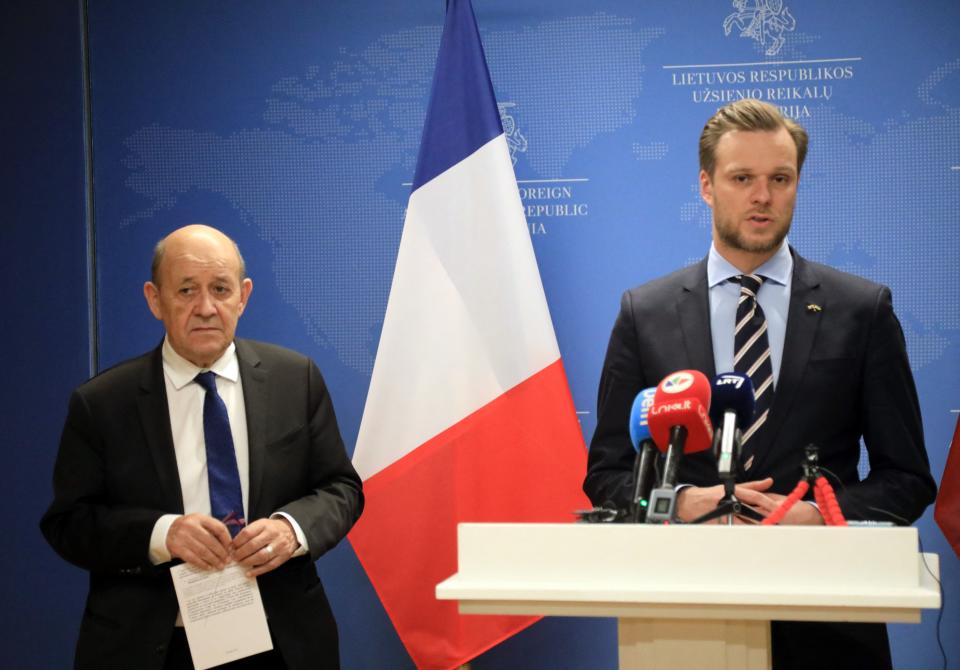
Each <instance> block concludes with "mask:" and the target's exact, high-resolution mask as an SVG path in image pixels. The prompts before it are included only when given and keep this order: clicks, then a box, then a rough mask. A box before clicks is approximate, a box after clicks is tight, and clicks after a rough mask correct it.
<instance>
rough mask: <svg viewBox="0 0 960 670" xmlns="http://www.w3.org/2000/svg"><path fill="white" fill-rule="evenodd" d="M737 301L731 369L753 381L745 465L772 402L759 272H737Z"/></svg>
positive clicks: (744, 433) (743, 455) (744, 435)
mask: <svg viewBox="0 0 960 670" xmlns="http://www.w3.org/2000/svg"><path fill="white" fill-rule="evenodd" d="M737 281H739V282H740V302H739V303H738V304H737V326H736V330H735V331H734V336H733V370H734V372H738V373H740V374H742V375H747V376H748V377H750V381H751V382H753V396H754V398H755V399H756V405H755V406H754V413H753V423H752V424H751V425H750V427H749V428H747V429H746V430H745V431H744V432H743V442H742V445H743V447H744V451H743V452H742V457H743V458H744V460H745V465H744V469H747V470H749V469H750V466H751V465H752V464H753V449H752V448H749V447H747V444H748V443H749V441H750V438H751V437H753V436H754V435H755V434H756V432H757V431H758V430H760V427H761V426H762V425H763V424H764V422H765V421H766V420H767V414H769V412H770V406H771V405H772V404H773V363H772V362H771V361H770V340H769V339H768V337H767V320H766V318H765V317H764V315H763V309H761V307H760V303H758V302H757V293H759V291H760V285H761V284H762V283H763V277H760V276H759V275H740V276H739V277H737Z"/></svg>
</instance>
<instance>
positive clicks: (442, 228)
mask: <svg viewBox="0 0 960 670" xmlns="http://www.w3.org/2000/svg"><path fill="white" fill-rule="evenodd" d="M353 463H354V466H355V467H356V469H357V471H358V472H359V473H360V475H361V476H362V477H363V479H364V493H365V495H366V507H365V509H364V513H363V516H362V518H361V519H360V521H359V523H358V524H357V525H356V526H355V527H354V529H353V530H352V532H351V533H350V536H349V537H350V542H351V544H352V545H353V548H354V550H355V552H356V554H357V556H358V558H359V560H360V562H361V563H362V565H363V567H364V569H365V570H366V572H367V575H368V577H369V578H370V581H371V583H372V584H373V587H374V588H375V589H376V591H377V594H378V595H379V597H380V600H381V601H382V603H383V606H384V608H385V610H386V612H387V614H388V615H389V617H390V619H391V621H392V622H393V624H394V626H395V627H396V630H397V633H398V634H399V636H400V639H401V640H402V641H403V644H404V645H405V646H406V648H407V651H408V652H409V654H410V656H411V658H412V659H413V661H414V662H415V663H416V665H417V667H418V668H421V669H422V670H444V669H447V668H455V667H457V666H459V665H461V664H463V663H465V662H467V661H469V660H470V659H471V658H474V657H476V656H477V655H479V654H481V653H482V652H483V651H485V650H487V649H489V648H490V647H492V646H494V645H496V644H498V643H499V642H501V641H502V640H504V639H505V638H507V637H509V636H511V635H513V634H515V633H517V632H519V631H520V630H522V629H524V628H526V627H527V626H530V625H531V624H533V623H534V622H535V621H536V620H537V617H527V616H524V617H519V616H478V615H463V616H461V615H460V614H459V612H458V610H457V605H456V603H454V602H446V601H443V602H441V601H438V600H437V599H436V598H435V587H436V585H437V583H438V582H441V581H443V580H444V579H446V578H447V577H449V576H450V575H452V574H453V573H455V572H456V571H457V559H456V551H457V547H456V532H457V524H459V523H463V522H571V521H572V520H573V515H572V511H573V510H575V509H578V508H583V507H589V504H588V502H587V500H586V498H585V496H584V495H583V493H582V492H581V489H580V486H581V482H582V480H583V476H584V473H585V471H586V448H585V446H584V443H583V436H582V433H581V431H580V426H579V424H578V422H577V418H576V412H575V411H574V406H573V401H572V399H571V396H570V390H569V387H568V385H567V380H566V375H565V373H564V370H563V364H562V362H561V360H560V351H559V348H558V346H557V340H556V336H555V334H554V331H553V324H552V323H551V320H550V313H549V311H548V310H547V302H546V298H545V296H544V293H543V285H542V283H541V281H540V274H539V271H538V270H537V262H536V258H535V256H534V253H533V245H532V243H531V241H530V234H529V231H528V228H527V223H526V220H525V218H524V214H523V205H522V203H521V201H520V196H519V193H518V189H517V182H516V177H515V176H514V173H513V167H512V165H511V162H510V155H509V151H508V149H507V143H506V140H505V138H504V134H503V128H502V126H501V124H500V116H499V113H498V110H497V104H496V99H495V98H494V93H493V86H492V85H491V83H490V74H489V72H488V70H487V64H486V60H485V58H484V54H483V47H482V45H481V43H480V35H479V32H478V30H477V24H476V19H475V18H474V15H473V9H472V8H471V6H470V2H469V0H448V2H447V12H446V19H445V23H444V28H443V36H442V38H441V41H440V51H439V55H438V57H437V65H436V71H435V73H434V79H433V88H432V91H431V97H430V104H429V108H428V110H427V118H426V122H425V125H424V130H423V138H422V141H421V145H420V153H419V156H418V159H417V168H416V174H415V177H414V182H413V188H412V192H411V194H410V201H409V204H408V207H407V213H406V219H405V221H404V227H403V234H402V237H401V240H400V248H399V252H398V256H397V265H396V270H395V272H394V276H393V284H392V286H391V289H390V298H389V301H388V303H387V311H386V315H385V317H384V324H383V331H382V334H381V336H380V344H379V348H378V350H377V357H376V362H375V363H374V368H373V377H372V379H371V382H370V390H369V393H368V395H367V403H366V407H365V409H364V413H363V419H362V421H361V424H360V432H359V435H358V438H357V445H356V449H355V451H354V457H353Z"/></svg>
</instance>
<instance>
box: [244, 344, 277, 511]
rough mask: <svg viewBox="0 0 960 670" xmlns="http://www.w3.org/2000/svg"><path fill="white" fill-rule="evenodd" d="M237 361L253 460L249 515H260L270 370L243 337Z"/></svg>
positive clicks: (250, 452)
mask: <svg viewBox="0 0 960 670" xmlns="http://www.w3.org/2000/svg"><path fill="white" fill-rule="evenodd" d="M236 345H237V361H238V362H239V364H240V378H241V379H242V380H243V404H244V407H245V411H246V413H247V443H248V444H247V449H248V453H249V462H250V474H249V477H250V481H249V485H250V500H249V501H248V502H247V507H248V510H247V519H248V520H253V519H257V518H259V517H260V516H261V515H260V514H258V512H259V508H258V504H259V502H260V493H261V490H262V489H261V487H262V484H263V461H264V448H265V447H266V427H267V416H266V413H267V412H266V410H267V407H268V404H269V403H268V400H269V392H268V390H267V371H266V370H265V369H264V368H263V367H261V364H260V357H259V356H258V355H257V353H256V352H255V351H254V350H253V347H251V346H250V344H249V343H247V342H246V341H244V340H236Z"/></svg>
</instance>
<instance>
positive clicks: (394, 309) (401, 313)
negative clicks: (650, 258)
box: [353, 134, 560, 479]
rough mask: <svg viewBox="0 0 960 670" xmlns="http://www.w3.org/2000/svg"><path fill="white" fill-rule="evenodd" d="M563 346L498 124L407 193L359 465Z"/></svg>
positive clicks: (379, 462)
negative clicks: (470, 150) (493, 133)
mask: <svg viewBox="0 0 960 670" xmlns="http://www.w3.org/2000/svg"><path fill="white" fill-rule="evenodd" d="M559 358H560V351H559V349H558V348H557V341H556V336H555V335H554V332H553V325H552V323H551V321H550V314H549V312H548V311H547V303H546V299H545V297H544V293H543V285H542V284H541V282H540V274H539V272H538V270H537V265H536V258H535V257H534V254H533V246H532V244H531V242H530V235H529V232H528V230H527V226H526V221H525V219H524V217H523V207H522V204H521V202H520V196H519V193H518V191H517V186H516V181H515V177H514V174H513V167H512V165H511V163H510V156H509V151H508V149H507V145H506V140H505V138H504V137H503V135H502V134H501V135H499V136H498V137H496V138H494V139H493V140H491V141H490V142H488V143H487V144H486V145H485V146H483V147H481V148H480V149H479V150H478V151H477V152H475V153H474V154H473V155H472V156H469V157H468V158H467V159H466V160H464V161H461V162H460V163H458V164H457V165H455V166H453V167H451V168H450V169H448V170H447V171H446V172H444V173H443V174H441V175H440V176H438V177H437V178H435V179H434V180H433V181H431V182H430V183H428V184H425V185H424V186H422V187H421V188H419V189H418V190H417V191H415V192H414V193H413V194H412V195H411V196H410V204H409V206H408V208H407V217H406V221H405V222H404V228H403V234H402V236H401V240H400V251H399V253H398V256H397V267H396V270H395V272H394V278H393V285H392V287H391V290H390V298H389V301H388V303H387V311H386V316H385V317H384V324H383V331H382V333H381V336H380V345H379V347H378V349H377V358H376V361H375V363H374V368H373V377H372V380H371V384H370V390H369V392H368V394H367V404H366V407H365V409H364V416H363V419H362V420H361V423H360V432H359V435H358V438H357V448H356V450H355V452H354V457H353V463H354V466H355V467H356V468H357V471H358V472H359V473H360V476H361V477H363V478H365V479H366V478H368V477H370V476H372V475H373V474H375V473H377V472H379V471H380V470H381V469H383V468H384V467H386V466H388V465H390V463H392V462H394V461H396V460H397V459H398V458H401V457H403V456H404V455H406V454H408V453H409V452H410V451H412V450H413V449H416V448H417V447H418V446H419V445H421V444H423V443H424V442H425V441H426V440H428V439H430V438H431V437H432V436H434V435H436V434H437V433H439V432H441V431H443V430H445V429H446V428H448V427H449V426H451V425H453V424H454V423H456V422H457V421H460V420H461V419H463V418H464V417H465V416H467V415H468V414H470V413H471V412H473V411H475V410H476V409H477V408H478V407H480V406H481V405H483V404H485V403H488V402H490V401H492V400H493V399H494V398H496V397H497V396H499V395H500V394H501V393H503V392H504V391H506V390H507V389H510V388H512V387H514V386H516V385H517V384H519V383H520V382H521V381H523V380H524V379H526V378H527V377H529V376H530V375H532V374H535V373H536V372H539V371H540V370H543V369H544V368H546V367H547V366H548V365H550V364H552V363H554V362H555V361H557V360H558V359H559ZM423 408H429V411H427V412H424V411H421V410H422V409H423Z"/></svg>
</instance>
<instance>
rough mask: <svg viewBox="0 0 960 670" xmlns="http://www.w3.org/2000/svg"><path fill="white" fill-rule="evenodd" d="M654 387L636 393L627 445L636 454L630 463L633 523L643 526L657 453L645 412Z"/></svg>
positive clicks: (631, 411)
mask: <svg viewBox="0 0 960 670" xmlns="http://www.w3.org/2000/svg"><path fill="white" fill-rule="evenodd" d="M656 390H657V389H656V388H655V387H650V388H647V389H644V390H642V391H640V393H638V394H637V397H636V398H634V399H633V407H631V408H630V444H632V445H633V450H634V451H635V452H637V455H636V458H635V459H634V462H633V495H632V498H631V502H632V505H633V507H632V512H633V522H634V523H643V521H644V520H645V519H646V517H647V505H648V503H649V502H650V500H649V498H650V490H651V489H652V488H653V477H654V474H655V473H654V463H655V462H656V460H657V456H658V455H659V452H658V451H657V447H656V445H654V443H653V439H651V437H650V428H649V426H648V425H647V413H648V412H649V410H650V406H651V405H653V396H654V394H655V393H656Z"/></svg>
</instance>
